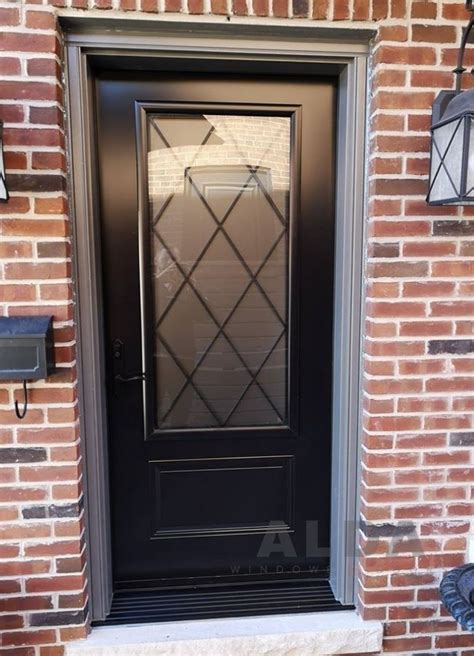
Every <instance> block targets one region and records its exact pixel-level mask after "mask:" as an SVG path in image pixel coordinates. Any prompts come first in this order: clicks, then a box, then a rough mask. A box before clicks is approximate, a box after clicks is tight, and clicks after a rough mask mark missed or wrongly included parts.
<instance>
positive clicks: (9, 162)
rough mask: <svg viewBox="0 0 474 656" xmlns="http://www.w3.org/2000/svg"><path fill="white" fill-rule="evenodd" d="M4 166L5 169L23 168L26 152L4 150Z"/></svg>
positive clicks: (25, 163) (25, 162) (24, 167)
mask: <svg viewBox="0 0 474 656" xmlns="http://www.w3.org/2000/svg"><path fill="white" fill-rule="evenodd" d="M4 158H5V168H6V169H7V170H10V171H12V170H15V169H16V170H24V169H26V167H27V159H26V153H13V152H9V151H7V152H5V153H4Z"/></svg>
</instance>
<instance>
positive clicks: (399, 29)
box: [364, 0, 408, 86]
mask: <svg viewBox="0 0 474 656" xmlns="http://www.w3.org/2000/svg"><path fill="white" fill-rule="evenodd" d="M364 2H365V4H366V5H367V0H364ZM378 38H379V41H380V42H383V43H385V42H387V41H407V40H408V28H407V27H405V25H381V26H380V28H379V32H378ZM394 72H395V71H394ZM401 86H404V85H401Z"/></svg>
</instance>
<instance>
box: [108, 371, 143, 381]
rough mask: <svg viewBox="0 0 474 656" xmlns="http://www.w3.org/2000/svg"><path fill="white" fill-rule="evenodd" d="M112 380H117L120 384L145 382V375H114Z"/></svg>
mask: <svg viewBox="0 0 474 656" xmlns="http://www.w3.org/2000/svg"><path fill="white" fill-rule="evenodd" d="M114 380H118V381H120V382H121V383H131V382H132V381H134V380H146V374H145V373H140V374H131V375H130V376H122V374H116V375H115V376H114Z"/></svg>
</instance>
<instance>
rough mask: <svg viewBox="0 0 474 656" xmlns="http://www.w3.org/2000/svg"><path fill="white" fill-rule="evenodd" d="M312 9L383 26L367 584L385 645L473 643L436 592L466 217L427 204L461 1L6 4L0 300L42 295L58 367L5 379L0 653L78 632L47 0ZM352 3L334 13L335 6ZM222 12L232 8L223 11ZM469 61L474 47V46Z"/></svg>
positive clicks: (452, 504) (46, 651)
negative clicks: (20, 406)
mask: <svg viewBox="0 0 474 656" xmlns="http://www.w3.org/2000/svg"><path fill="white" fill-rule="evenodd" d="M66 6H67V7H71V6H72V7H76V8H77V10H78V11H82V10H86V9H87V8H96V9H103V10H112V11H115V12H117V14H118V13H119V12H120V11H124V12H125V11H127V12H128V11H142V12H158V11H159V12H163V11H166V12H181V13H182V14H186V15H187V16H186V18H187V19H188V20H192V14H200V13H214V14H222V15H223V14H227V13H233V14H235V15H239V16H246V15H248V14H251V15H254V16H261V17H262V18H263V17H266V16H273V17H275V18H287V17H290V18H291V17H293V19H294V20H295V21H296V20H305V19H314V20H317V21H318V22H319V23H320V24H321V23H322V22H325V21H326V22H327V23H328V24H331V25H336V26H339V27H340V26H341V25H347V26H348V27H353V26H371V27H373V26H374V25H376V26H377V28H378V36H377V39H376V41H375V43H374V46H373V57H372V60H371V85H372V95H371V100H370V112H369V113H370V133H369V148H370V150H369V176H370V179H369V202H368V219H367V221H368V232H367V234H368V244H367V266H366V292H367V321H366V337H365V343H364V351H365V357H364V374H365V377H364V410H365V412H364V429H363V453H362V459H363V482H362V518H361V519H362V521H361V554H362V555H361V558H360V587H359V601H358V605H359V608H360V611H361V613H362V615H363V616H364V617H365V618H378V619H381V620H383V621H384V622H385V623H386V638H385V646H384V651H385V652H398V653H404V654H411V653H424V654H427V653H435V652H441V653H443V654H444V655H446V654H450V655H454V654H463V655H465V656H467V655H468V654H474V639H473V637H472V636H468V635H466V634H463V633H461V632H460V631H459V630H458V629H457V627H456V625H455V624H454V622H452V621H451V620H450V619H449V618H448V617H447V616H446V613H445V612H444V611H443V610H442V609H441V608H440V605H439V602H438V593H437V586H438V583H439V580H440V576H441V573H442V572H443V571H444V570H445V569H446V568H450V567H452V566H455V565H457V564H461V563H463V562H464V561H465V560H466V549H467V540H468V536H469V532H470V529H471V533H472V526H471V527H470V522H471V518H472V516H473V508H474V504H473V501H472V488H473V485H472V484H473V482H474V461H473V448H472V447H473V446H474V425H473V410H474V394H473V390H474V375H473V371H474V356H473V355H472V352H473V349H474V345H473V316H474V300H473V292H474V220H471V218H470V216H472V212H469V211H468V210H462V209H457V208H428V207H427V205H426V204H425V201H424V196H425V193H426V177H427V170H428V149H429V136H428V132H427V128H428V125H429V122H430V106H431V103H432V101H433V99H434V97H435V95H436V93H437V90H438V89H439V88H450V87H452V84H453V77H452V75H451V73H450V70H451V69H452V67H453V66H454V64H455V56H456V52H457V44H458V42H459V39H460V34H461V28H462V26H463V25H464V23H465V21H466V19H467V12H466V11H465V10H464V3H462V2H452V1H449V0H447V1H445V2H442V1H441V0H438V1H436V2H435V1H433V2H431V1H429V0H372V2H369V0H292V1H291V0H290V1H289V0H182V3H181V0H95V2H92V1H89V2H88V1H87V0H54V1H52V2H50V3H48V2H46V1H43V0H35V1H33V0H32V1H31V2H30V3H28V4H24V3H20V2H0V26H1V29H0V117H1V118H2V119H3V120H4V121H5V133H4V136H5V151H6V153H5V154H6V166H7V172H8V184H9V187H10V190H11V192H12V193H11V196H12V197H11V200H10V202H9V203H8V204H7V205H1V204H0V213H1V218H0V257H1V263H0V266H1V268H0V303H1V310H2V312H3V313H4V314H10V315H13V314H19V313H21V314H25V313H31V314H38V313H51V314H53V315H54V317H55V338H56V342H57V345H58V346H57V360H58V362H59V365H60V373H59V374H57V375H55V376H54V377H53V378H51V379H50V380H49V381H48V382H47V383H45V382H38V383H35V384H33V385H32V392H31V404H30V405H31V407H30V410H29V412H28V415H27V417H26V419H25V420H23V421H22V422H21V423H20V422H17V421H15V418H14V414H13V412H12V403H13V399H14V398H17V395H18V390H19V385H15V384H5V385H3V384H2V385H1V387H0V404H1V405H0V424H1V427H0V463H1V466H0V595H1V598H0V612H1V615H0V628H1V630H2V643H1V644H2V647H3V651H2V653H6V654H12V655H15V656H59V655H60V654H61V653H62V647H61V646H60V645H61V643H62V642H63V641H65V640H68V639H70V638H74V637H80V636H83V635H85V628H84V615H85V600H86V593H85V590H86V576H85V571H84V565H85V563H84V538H83V516H82V512H83V511H82V506H81V498H82V491H81V473H80V470H81V466H80V456H79V448H78V447H79V432H78V411H77V399H76V371H75V351H74V339H75V332H74V324H73V320H72V310H73V294H72V287H71V271H70V269H71V266H70V260H69V255H70V244H69V235H70V223H69V218H68V211H67V194H66V192H67V181H66V173H65V171H66V158H65V150H64V132H63V94H62V89H61V80H62V74H61V48H60V36H59V34H58V32H57V27H56V14H57V12H58V11H60V9H61V8H62V7H66ZM341 21H342V22H341ZM223 29H224V26H223ZM468 58H469V59H471V61H470V62H469V63H470V64H471V65H472V64H474V48H472V49H471V51H470V53H469V57H468Z"/></svg>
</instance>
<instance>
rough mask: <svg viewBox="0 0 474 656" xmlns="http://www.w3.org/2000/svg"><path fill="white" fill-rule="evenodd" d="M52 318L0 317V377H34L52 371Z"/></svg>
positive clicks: (39, 376)
mask: <svg viewBox="0 0 474 656" xmlns="http://www.w3.org/2000/svg"><path fill="white" fill-rule="evenodd" d="M54 369H55V362H54V343H53V318H52V317H49V316H48V317H43V316H42V317H0V379H1V380H5V379H8V380H37V379H38V378H47V377H48V376H49V375H50V374H52V373H54Z"/></svg>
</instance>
